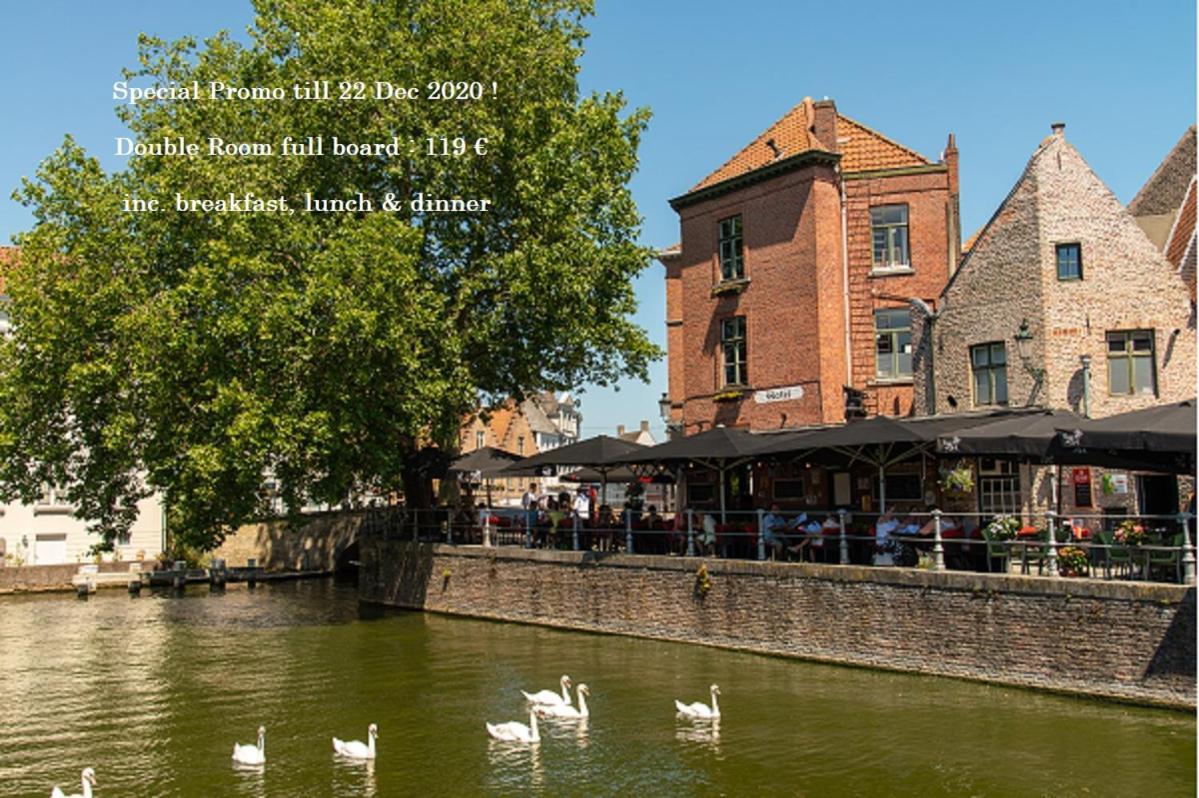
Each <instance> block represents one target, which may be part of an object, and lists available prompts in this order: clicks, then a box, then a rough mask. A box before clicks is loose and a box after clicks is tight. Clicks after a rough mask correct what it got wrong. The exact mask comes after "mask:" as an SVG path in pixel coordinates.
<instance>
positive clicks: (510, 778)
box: [487, 739, 545, 787]
mask: <svg viewBox="0 0 1199 798" xmlns="http://www.w3.org/2000/svg"><path fill="white" fill-rule="evenodd" d="M487 761H488V764H489V765H490V769H491V773H492V774H493V775H494V776H497V777H499V779H500V780H501V782H502V783H504V784H521V783H524V778H523V776H524V775H525V774H526V773H527V774H528V778H529V781H528V783H529V785H530V786H532V787H541V786H542V785H543V783H544V780H545V769H544V767H543V766H542V763H541V744H540V743H512V742H505V741H503V740H494V739H492V740H488V741H487Z"/></svg>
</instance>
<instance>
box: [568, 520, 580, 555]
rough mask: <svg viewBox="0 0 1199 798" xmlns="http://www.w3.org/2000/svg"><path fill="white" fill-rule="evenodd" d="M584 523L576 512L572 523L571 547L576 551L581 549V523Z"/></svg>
mask: <svg viewBox="0 0 1199 798" xmlns="http://www.w3.org/2000/svg"><path fill="white" fill-rule="evenodd" d="M580 523H582V521H581V519H580V518H579V514H578V513H575V514H574V519H573V523H572V524H571V525H570V527H571V528H570V547H571V549H573V550H574V551H578V550H579V524H580Z"/></svg>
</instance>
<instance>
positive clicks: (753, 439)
mask: <svg viewBox="0 0 1199 798" xmlns="http://www.w3.org/2000/svg"><path fill="white" fill-rule="evenodd" d="M772 439H773V436H768V435H755V434H754V433H752V432H749V431H748V430H744V429H740V428H737V427H713V428H712V429H710V430H707V431H705V432H701V433H699V434H697V435H688V436H687V437H685V438H675V439H674V440H670V441H666V442H665V443H660V444H658V445H657V446H650V447H649V448H647V449H643V450H641V451H639V452H637V453H635V454H632V455H628V456H626V457H624V458H622V460H621V462H624V463H629V464H631V465H637V464H649V463H658V464H665V463H673V464H676V465H677V464H679V463H698V464H700V465H703V466H706V467H708V468H713V469H715V470H716V472H717V475H718V476H719V479H720V483H719V490H720V520H721V522H722V523H723V522H724V520H725V498H724V481H725V474H726V473H728V471H729V469H732V468H736V467H738V466H740V465H744V464H745V463H746V462H748V461H750V460H752V459H753V458H754V457H755V456H756V455H757V453H758V452H759V451H761V449H762V447H763V446H764V445H765V444H766V443H767V442H769V441H770V440H772Z"/></svg>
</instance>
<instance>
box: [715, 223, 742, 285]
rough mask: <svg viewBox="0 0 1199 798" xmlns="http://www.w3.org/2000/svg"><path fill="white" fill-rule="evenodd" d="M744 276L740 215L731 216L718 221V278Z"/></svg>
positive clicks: (738, 277) (725, 278) (737, 278)
mask: <svg viewBox="0 0 1199 798" xmlns="http://www.w3.org/2000/svg"><path fill="white" fill-rule="evenodd" d="M743 277H745V257H744V255H743V254H742V251H741V217H740V216H733V217H731V218H729V219H724V220H723V221H721V222H720V279H721V280H740V279H742V278H743Z"/></svg>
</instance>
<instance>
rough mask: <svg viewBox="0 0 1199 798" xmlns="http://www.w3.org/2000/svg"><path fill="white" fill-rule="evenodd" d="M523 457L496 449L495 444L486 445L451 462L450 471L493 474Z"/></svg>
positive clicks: (484, 474)
mask: <svg viewBox="0 0 1199 798" xmlns="http://www.w3.org/2000/svg"><path fill="white" fill-rule="evenodd" d="M520 459H521V456H520V455H519V454H513V453H512V452H508V451H505V450H503V449H496V448H495V447H494V446H484V447H483V448H482V449H475V450H474V451H473V452H469V453H467V454H464V455H462V456H461V457H459V458H458V459H457V460H455V461H454V462H452V463H450V467H449V469H448V470H449V471H458V472H470V471H478V472H479V473H480V474H481V475H483V476H491V475H494V474H496V473H497V472H499V471H503V470H504V469H505V468H507V467H508V466H510V465H512V464H513V463H515V462H517V461H518V460H520Z"/></svg>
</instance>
